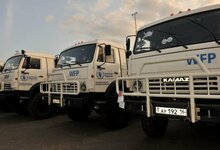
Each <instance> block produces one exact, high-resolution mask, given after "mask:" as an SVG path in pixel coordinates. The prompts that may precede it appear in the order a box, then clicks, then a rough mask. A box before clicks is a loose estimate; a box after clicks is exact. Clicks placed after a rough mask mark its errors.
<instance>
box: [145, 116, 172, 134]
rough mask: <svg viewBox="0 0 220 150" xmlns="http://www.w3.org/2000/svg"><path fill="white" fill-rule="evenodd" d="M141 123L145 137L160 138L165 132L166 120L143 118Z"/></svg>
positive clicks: (161, 118) (162, 118)
mask: <svg viewBox="0 0 220 150" xmlns="http://www.w3.org/2000/svg"><path fill="white" fill-rule="evenodd" d="M141 123H142V129H143V130H144V132H145V134H146V135H148V136H149V137H161V136H163V135H164V134H165V132H166V130H167V125H168V118H164V117H147V116H143V117H142V118H141Z"/></svg>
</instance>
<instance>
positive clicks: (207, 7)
mask: <svg viewBox="0 0 220 150" xmlns="http://www.w3.org/2000/svg"><path fill="white" fill-rule="evenodd" d="M216 9H220V4H217V5H212V6H206V7H202V8H198V9H194V10H189V11H184V12H181V13H178V14H174V15H172V16H169V17H166V18H164V19H160V20H157V21H155V22H152V23H150V24H147V25H144V26H142V27H141V28H139V30H138V31H141V30H143V29H145V28H148V27H151V26H154V25H157V24H160V23H163V22H167V21H171V20H174V19H177V18H181V17H185V16H190V15H193V14H197V13H200V12H206V11H211V10H216Z"/></svg>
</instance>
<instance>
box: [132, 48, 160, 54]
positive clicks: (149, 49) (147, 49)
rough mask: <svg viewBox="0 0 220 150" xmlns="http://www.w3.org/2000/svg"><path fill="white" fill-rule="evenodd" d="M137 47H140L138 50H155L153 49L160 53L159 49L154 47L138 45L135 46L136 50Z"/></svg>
mask: <svg viewBox="0 0 220 150" xmlns="http://www.w3.org/2000/svg"><path fill="white" fill-rule="evenodd" d="M138 49H140V50H149V51H154V50H155V51H157V52H159V53H161V50H159V49H157V48H155V47H138V48H136V50H138Z"/></svg>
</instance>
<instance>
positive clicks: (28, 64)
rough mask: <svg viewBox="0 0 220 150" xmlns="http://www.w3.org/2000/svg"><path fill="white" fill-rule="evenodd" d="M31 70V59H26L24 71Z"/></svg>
mask: <svg viewBox="0 0 220 150" xmlns="http://www.w3.org/2000/svg"><path fill="white" fill-rule="evenodd" d="M30 68H31V57H26V64H25V69H30Z"/></svg>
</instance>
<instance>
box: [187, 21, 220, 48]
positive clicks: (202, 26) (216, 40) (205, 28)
mask: <svg viewBox="0 0 220 150" xmlns="http://www.w3.org/2000/svg"><path fill="white" fill-rule="evenodd" d="M188 20H189V21H190V22H192V23H193V24H195V25H197V26H199V27H201V28H202V29H204V30H206V31H207V32H208V33H209V34H210V35H211V36H212V37H213V39H214V40H215V42H216V43H217V44H218V45H220V42H219V41H218V39H217V38H216V37H215V35H214V33H212V31H210V30H209V29H208V28H207V27H206V26H204V25H202V24H201V23H198V22H196V21H194V20H192V19H188Z"/></svg>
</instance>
